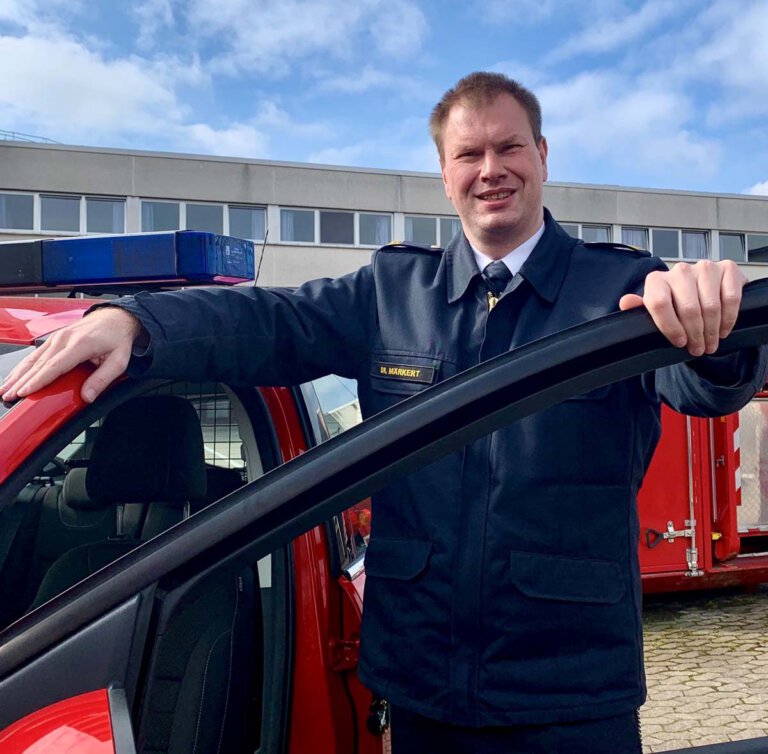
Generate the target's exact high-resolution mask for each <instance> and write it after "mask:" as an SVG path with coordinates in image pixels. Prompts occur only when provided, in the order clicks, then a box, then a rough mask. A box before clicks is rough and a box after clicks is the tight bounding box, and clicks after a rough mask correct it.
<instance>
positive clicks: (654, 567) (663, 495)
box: [638, 394, 768, 593]
mask: <svg viewBox="0 0 768 754" xmlns="http://www.w3.org/2000/svg"><path fill="white" fill-rule="evenodd" d="M761 395H764V394H761ZM738 436H739V415H738V414H731V415H728V416H724V417H720V418H717V419H699V418H694V417H685V416H682V415H680V414H677V413H675V412H674V411H671V410H670V409H668V408H666V407H664V408H663V409H662V435H661V440H660V442H659V446H658V448H657V449H656V453H655V455H654V458H653V461H652V462H651V466H650V468H649V470H648V474H647V475H646V478H645V482H644V483H643V488H642V490H641V491H640V495H639V497H638V509H639V514H640V542H639V554H640V570H641V574H642V577H643V590H644V591H645V592H646V593H656V592H667V591H675V590H686V589H709V588H714V587H728V586H736V585H739V584H744V585H748V584H757V583H761V582H764V581H767V580H768V537H766V532H765V531H762V530H757V531H753V532H749V531H740V530H739V525H738V513H739V508H740V506H741V504H742V491H741V483H740V462H741V450H740V448H739V444H738V440H737V438H738ZM669 530H671V531H672V532H675V533H677V535H676V536H672V537H669V538H667V539H665V538H664V534H665V533H668V531H669Z"/></svg>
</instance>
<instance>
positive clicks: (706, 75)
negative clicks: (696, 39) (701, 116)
mask: <svg viewBox="0 0 768 754" xmlns="http://www.w3.org/2000/svg"><path fill="white" fill-rule="evenodd" d="M766 29H768V3H765V2H764V1H762V2H749V1H748V0H729V2H727V3H724V2H717V3H714V4H713V5H712V7H711V8H710V9H709V11H708V12H707V13H705V14H703V15H702V17H701V19H700V22H699V32H700V34H701V36H702V42H701V44H700V45H699V46H697V48H696V49H694V50H692V51H689V52H688V54H686V55H681V56H680V59H679V60H678V61H677V66H678V69H682V70H684V71H685V73H686V74H687V75H688V77H689V78H690V79H692V80H699V81H701V82H702V84H703V85H704V86H705V87H707V89H708V91H709V92H710V97H711V99H712V100H714V101H713V102H712V104H711V105H710V107H709V108H708V120H709V123H710V124H712V125H715V126H720V125H722V124H725V123H731V122H734V121H738V120H740V119H743V118H746V117H750V116H755V115H766V114H768V96H766V92H767V91H768V88H767V87H766V82H767V81H768V44H766ZM713 85H714V87H713ZM716 87H719V91H717V90H715V91H714V92H713V91H712V90H713V89H715V88H716ZM712 93H714V94H715V95H716V96H714V97H712V96H711V94H712Z"/></svg>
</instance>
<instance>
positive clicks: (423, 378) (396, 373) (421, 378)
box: [371, 363, 435, 385]
mask: <svg viewBox="0 0 768 754" xmlns="http://www.w3.org/2000/svg"><path fill="white" fill-rule="evenodd" d="M371 376H373V377H384V378H385V379H388V380H405V381H406V382H423V383H424V384H425V385H431V384H432V382H433V381H434V379H435V368H434V367H417V366H413V365H411V364H383V363H378V364H374V365H373V369H372V370H371Z"/></svg>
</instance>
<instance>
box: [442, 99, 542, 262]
mask: <svg viewBox="0 0 768 754" xmlns="http://www.w3.org/2000/svg"><path fill="white" fill-rule="evenodd" d="M442 175H443V183H444V184H445V193H446V195H447V196H448V198H449V199H450V200H451V202H452V203H453V206H454V207H455V208H456V211H457V212H458V213H459V217H460V218H461V224H462V227H463V228H464V233H465V234H466V236H467V238H468V239H469V241H470V242H471V243H472V244H473V245H474V246H475V247H476V248H477V249H478V250H480V251H482V252H484V253H485V254H487V255H488V256H490V257H493V258H494V259H499V258H500V257H502V256H504V255H505V254H506V253H507V252H509V251H511V250H512V249H513V248H515V247H516V246H519V245H520V244H521V243H523V241H525V240H527V239H528V238H530V237H531V236H532V235H533V234H534V233H535V232H536V231H537V230H538V229H539V226H540V225H541V223H542V221H543V204H542V186H543V183H544V181H546V180H547V142H546V140H545V139H544V138H542V140H541V142H540V143H539V144H536V141H535V139H534V137H533V132H532V130H531V124H530V122H529V120H528V115H527V113H526V112H525V110H524V109H523V107H522V106H521V105H520V104H519V103H518V102H517V100H516V99H514V98H513V97H512V96H511V95H507V94H502V95H500V96H498V97H496V99H494V100H493V101H491V102H489V103H487V104H484V105H481V106H479V107H473V106H471V105H467V104H463V103H459V104H457V105H455V106H454V107H453V108H452V109H451V111H450V113H449V114H448V118H447V120H446V123H445V128H444V131H443V160H442Z"/></svg>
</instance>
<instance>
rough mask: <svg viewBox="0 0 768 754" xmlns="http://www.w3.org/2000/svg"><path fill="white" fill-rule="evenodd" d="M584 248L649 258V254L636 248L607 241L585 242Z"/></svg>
mask: <svg viewBox="0 0 768 754" xmlns="http://www.w3.org/2000/svg"><path fill="white" fill-rule="evenodd" d="M584 246H586V247H587V248H590V249H605V250H606V251H623V252H624V253H627V254H632V255H633V256H637V257H650V256H651V252H650V251H646V250H645V249H641V248H639V247H637V246H629V245H627V244H625V243H611V242H609V241H585V242H584Z"/></svg>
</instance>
